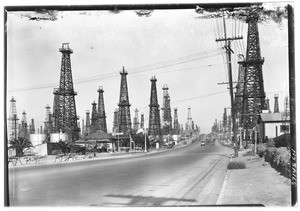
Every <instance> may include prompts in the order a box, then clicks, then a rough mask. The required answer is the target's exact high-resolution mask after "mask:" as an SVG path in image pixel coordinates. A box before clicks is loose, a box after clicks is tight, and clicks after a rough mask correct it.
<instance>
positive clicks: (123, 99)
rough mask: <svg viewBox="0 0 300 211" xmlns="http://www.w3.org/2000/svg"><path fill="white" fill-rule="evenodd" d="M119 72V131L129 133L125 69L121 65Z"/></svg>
mask: <svg viewBox="0 0 300 211" xmlns="http://www.w3.org/2000/svg"><path fill="white" fill-rule="evenodd" d="M120 74H121V86H120V100H119V104H118V106H119V112H118V114H119V132H120V133H130V131H131V117H130V103H129V96H128V86H127V79H126V76H127V75H128V73H127V71H125V68H124V67H123V70H122V71H121V72H120Z"/></svg>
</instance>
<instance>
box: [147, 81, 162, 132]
mask: <svg viewBox="0 0 300 211" xmlns="http://www.w3.org/2000/svg"><path fill="white" fill-rule="evenodd" d="M150 81H151V93H150V105H149V107H150V112H149V132H148V134H149V135H152V136H159V135H160V115H159V104H158V100H157V90H156V81H157V79H156V77H155V76H153V77H151V79H150Z"/></svg>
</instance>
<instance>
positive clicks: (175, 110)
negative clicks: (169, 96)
mask: <svg viewBox="0 0 300 211" xmlns="http://www.w3.org/2000/svg"><path fill="white" fill-rule="evenodd" d="M177 110H178V108H174V134H176V135H179V134H180V128H179V123H178V113H177Z"/></svg>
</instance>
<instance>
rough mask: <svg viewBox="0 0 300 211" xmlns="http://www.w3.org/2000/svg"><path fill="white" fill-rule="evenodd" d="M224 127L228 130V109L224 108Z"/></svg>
mask: <svg viewBox="0 0 300 211" xmlns="http://www.w3.org/2000/svg"><path fill="white" fill-rule="evenodd" d="M223 128H224V129H225V131H227V109H226V108H224V113H223Z"/></svg>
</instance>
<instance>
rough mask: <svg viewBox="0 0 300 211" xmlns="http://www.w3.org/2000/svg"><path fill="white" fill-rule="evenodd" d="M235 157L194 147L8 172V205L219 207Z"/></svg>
mask: <svg viewBox="0 0 300 211" xmlns="http://www.w3.org/2000/svg"><path fill="white" fill-rule="evenodd" d="M232 152H233V151H232V150H231V149H229V148H227V147H223V146H220V145H219V144H218V143H216V146H201V145H200V143H199V142H196V143H191V144H189V145H187V146H184V147H181V148H176V149H171V150H167V151H162V152H158V153H153V154H147V155H143V156H138V157H130V156H129V157H126V158H117V159H106V160H92V159H91V160H88V161H85V162H70V163H57V164H55V165H35V166H28V167H25V168H10V169H9V189H10V191H9V197H10V205H11V206H104V207H109V206H113V207H117V206H125V207H132V206H142V207H144V206H151V207H157V206H198V205H215V204H216V202H217V199H218V195H219V193H220V190H221V188H222V184H223V181H224V177H225V174H226V167H227V163H228V162H229V157H230V154H232Z"/></svg>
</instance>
